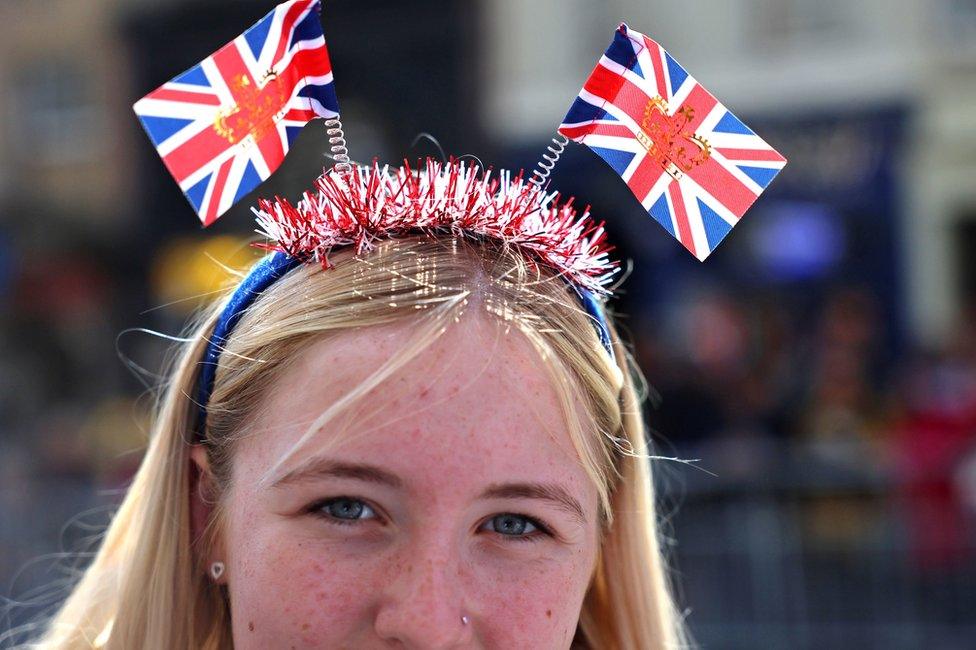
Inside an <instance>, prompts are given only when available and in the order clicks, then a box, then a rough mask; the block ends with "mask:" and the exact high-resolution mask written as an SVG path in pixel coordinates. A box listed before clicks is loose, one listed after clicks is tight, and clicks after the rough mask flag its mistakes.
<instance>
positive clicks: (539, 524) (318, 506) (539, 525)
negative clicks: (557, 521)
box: [305, 496, 553, 542]
mask: <svg viewBox="0 0 976 650" xmlns="http://www.w3.org/2000/svg"><path fill="white" fill-rule="evenodd" d="M336 501H354V502H357V503H361V504H363V505H364V506H366V507H367V508H369V509H370V510H372V511H373V512H374V513H375V512H376V508H374V507H373V506H371V505H370V504H369V503H367V502H366V501H363V500H362V499H357V498H355V497H345V496H340V497H330V498H328V499H322V500H319V501H316V502H314V503H312V504H311V505H309V506H308V507H307V508H306V509H305V511H306V512H308V513H309V514H311V515H312V516H314V517H318V518H319V519H323V520H325V521H326V522H328V523H330V524H335V525H337V526H355V525H357V524H358V523H359V522H360V521H362V520H359V519H342V518H341V517H333V516H331V515H329V514H328V513H327V512H325V511H324V510H325V507H326V506H328V505H329V504H331V503H335V502H336ZM503 515H508V516H512V517H518V518H519V519H524V520H525V521H527V522H529V523H530V524H532V525H533V526H534V527H535V528H536V530H535V531H534V532H532V533H529V534H528V535H505V534H503V533H498V535H499V536H501V537H505V538H508V539H510V540H511V541H513V542H537V541H540V540H541V539H542V538H543V537H553V534H552V530H551V529H550V528H549V525H548V524H546V523H545V522H543V521H541V520H539V519H536V518H535V517H529V516H528V515H522V514H519V513H517V512H500V513H498V514H496V515H494V516H493V517H491V519H494V518H495V517H499V516H503ZM491 519H488V520H486V521H491ZM479 528H480V526H479Z"/></svg>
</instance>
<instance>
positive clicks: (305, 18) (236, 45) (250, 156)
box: [133, 0, 339, 226]
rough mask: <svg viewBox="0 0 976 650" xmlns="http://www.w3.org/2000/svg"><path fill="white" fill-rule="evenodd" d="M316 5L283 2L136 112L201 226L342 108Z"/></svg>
mask: <svg viewBox="0 0 976 650" xmlns="http://www.w3.org/2000/svg"><path fill="white" fill-rule="evenodd" d="M320 12H321V6H320V4H319V0H290V1H289V2H284V3H282V4H280V5H278V6H277V7H275V9H273V10H272V11H271V12H270V13H268V15H266V16H265V17H264V18H262V19H261V20H259V21H258V22H257V23H255V24H254V25H253V26H251V27H250V28H249V29H248V30H247V31H246V32H244V33H243V34H241V35H240V36H238V37H237V38H235V39H234V40H233V41H231V42H230V43H228V44H227V45H225V46H224V47H222V48H220V49H219V50H217V52H215V53H214V54H212V55H210V56H209V57H207V58H206V59H204V60H203V61H201V62H200V63H198V64H197V65H195V66H193V67H192V68H190V69H189V70H187V71H186V72H184V73H183V74H181V75H179V76H177V77H175V78H173V79H172V80H170V81H168V82H166V83H164V84H163V85H162V86H160V87H159V88H157V89H156V90H154V91H152V92H151V93H149V94H148V95H146V96H145V97H143V98H142V99H140V100H139V101H138V102H136V103H135V104H134V105H133V109H134V110H135V112H136V115H138V117H139V120H140V121H141V122H142V125H143V127H144V128H145V129H146V133H148V134H149V138H150V139H151V140H152V142H153V144H154V145H155V147H156V150H157V151H158V152H159V155H160V156H161V157H162V159H163V162H164V163H165V164H166V168H167V169H169V171H170V173H171V174H172V175H173V177H174V178H175V179H176V181H177V182H178V183H179V185H180V189H182V190H183V193H184V194H185V195H186V198H187V199H188V200H189V201H190V203H191V204H192V205H193V208H194V210H196V212H197V214H198V215H199V217H200V220H201V221H202V222H203V225H204V226H209V225H210V224H211V223H213V222H214V221H215V220H216V219H217V218H218V217H219V216H220V215H222V214H223V213H224V212H226V211H227V210H228V209H229V208H230V207H231V206H232V205H234V204H235V203H236V202H237V201H238V200H240V199H241V198H242V197H243V196H244V195H246V194H247V193H248V192H250V191H251V190H253V189H254V188H255V187H257V186H258V185H259V184H260V183H261V182H262V181H264V180H265V179H266V178H268V177H269V176H270V175H271V174H272V173H273V172H274V171H275V170H276V169H277V168H278V166H279V165H280V164H281V161H282V160H284V158H285V154H286V153H288V148H289V146H290V145H291V142H292V141H293V140H294V138H295V137H296V136H297V135H298V132H299V131H301V129H302V127H303V126H305V124H307V123H308V122H309V121H310V120H312V119H315V118H317V117H320V118H326V119H328V118H333V117H336V116H337V115H338V114H339V103H338V100H337V98H336V94H335V87H334V85H333V81H332V65H331V64H330V62H329V53H328V50H326V47H325V37H324V35H323V33H322V24H321V22H320V21H319V13H320Z"/></svg>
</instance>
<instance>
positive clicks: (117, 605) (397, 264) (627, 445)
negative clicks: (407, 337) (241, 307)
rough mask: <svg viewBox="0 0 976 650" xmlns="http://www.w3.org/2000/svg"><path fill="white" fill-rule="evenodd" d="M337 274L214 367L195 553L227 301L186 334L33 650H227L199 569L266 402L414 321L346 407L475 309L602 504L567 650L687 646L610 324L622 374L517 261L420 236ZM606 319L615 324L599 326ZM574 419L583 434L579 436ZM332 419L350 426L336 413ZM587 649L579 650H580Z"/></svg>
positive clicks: (291, 280)
mask: <svg viewBox="0 0 976 650" xmlns="http://www.w3.org/2000/svg"><path fill="white" fill-rule="evenodd" d="M332 262H333V264H334V267H333V268H331V269H328V270H322V269H321V268H320V267H318V266H317V265H303V266H301V267H299V268H298V269H295V270H294V271H292V272H290V273H289V274H288V275H286V276H285V277H284V278H282V279H280V280H278V281H277V282H276V283H275V284H273V285H272V286H271V287H270V288H269V289H267V290H266V291H265V292H264V293H263V294H262V295H261V296H260V297H259V298H258V299H257V300H256V301H255V303H254V305H253V306H252V307H251V308H249V309H248V310H247V312H246V313H245V314H244V316H243V317H242V318H241V320H240V322H239V323H238V324H237V326H236V328H235V330H234V332H233V334H232V335H231V337H230V339H229V340H228V341H227V343H226V346H225V348H224V350H223V352H222V353H221V357H220V362H219V366H218V369H217V373H216V380H215V384H214V390H213V393H212V396H211V399H210V402H209V404H208V409H207V410H208V416H207V422H206V428H205V432H204V433H205V436H206V444H207V446H208V451H209V456H210V467H211V470H212V472H213V477H214V485H215V486H216V490H215V492H216V494H215V495H214V496H215V499H216V507H215V508H214V514H213V515H212V517H211V519H210V521H209V522H208V524H207V527H206V530H205V531H204V532H203V534H201V535H200V537H199V538H198V539H196V540H191V538H190V537H191V527H190V511H189V489H190V487H189V486H190V481H191V476H190V467H191V465H190V460H189V449H190V446H191V444H192V443H193V441H194V439H193V436H194V429H195V427H196V425H197V422H196V420H197V417H198V407H197V404H196V403H195V401H194V399H193V397H194V396H195V395H196V386H197V381H198V374H199V367H200V362H201V359H202V357H203V353H204V349H205V347H206V344H207V339H208V336H209V334H210V332H211V331H212V330H213V327H214V324H215V322H216V320H217V317H218V316H219V314H220V312H221V310H222V307H223V303H224V302H225V301H226V300H222V301H217V303H215V304H214V305H213V306H212V307H210V308H209V309H208V310H207V311H206V312H205V313H203V314H201V316H200V317H199V318H198V319H197V320H196V322H195V323H194V324H193V331H192V335H191V336H189V337H188V338H187V340H186V342H185V343H183V344H182V345H181V349H180V350H179V354H178V356H177V357H176V358H175V360H174V363H173V367H172V369H171V371H170V373H169V374H168V375H167V381H166V382H165V384H164V385H162V386H161V391H160V396H159V398H158V402H157V412H156V417H155V420H154V424H153V428H152V431H151V434H150V439H149V441H148V448H147V450H146V453H145V456H144V458H143V461H142V464H141V466H140V467H139V470H138V472H137V473H136V475H135V477H134V479H133V481H132V484H131V486H130V488H129V489H128V491H127V493H126V496H125V498H124V500H123V501H122V503H121V504H120V506H119V509H118V511H117V513H116V514H115V516H114V518H113V519H112V521H111V524H110V525H109V527H108V530H107V531H106V534H105V536H104V540H103V542H102V545H101V547H100V548H99V550H98V553H97V554H96V556H95V557H94V560H93V561H92V563H91V564H90V566H89V567H88V568H87V569H86V570H85V572H84V574H83V575H82V577H81V579H80V581H79V582H78V583H77V584H76V585H75V587H74V589H73V590H72V592H71V594H70V595H69V597H68V598H67V600H66V601H65V602H64V603H63V605H62V606H61V608H60V610H59V611H58V612H57V613H56V614H55V615H54V616H53V618H52V619H51V620H50V621H49V622H48V623H47V624H46V630H45V632H44V634H43V636H42V637H41V638H40V639H39V640H38V641H36V642H35V643H32V644H31V645H29V646H26V647H30V648H38V649H44V650H55V649H57V650H76V649H79V650H80V649H81V648H91V647H103V648H108V649H111V650H132V649H135V648H141V649H143V650H183V649H186V650H196V649H214V650H225V649H228V648H232V647H233V642H232V638H231V631H230V630H231V628H230V616H229V604H228V602H227V599H226V595H225V592H224V590H223V589H224V588H222V587H217V586H215V585H214V583H212V582H211V581H210V580H209V579H208V577H207V575H206V568H205V567H204V566H203V560H202V558H205V557H207V553H206V551H207V549H208V548H209V545H211V544H213V543H214V540H215V539H216V535H217V533H218V531H219V530H220V528H221V526H222V525H223V524H222V521H223V518H224V516H225V515H224V512H223V511H222V509H221V500H220V493H221V492H222V490H223V489H226V486H227V481H228V480H229V477H230V471H229V468H230V464H231V460H232V457H233V448H234V445H233V442H234V440H235V437H236V436H237V435H239V431H240V430H241V428H242V425H243V424H244V423H245V422H246V421H247V420H248V418H249V416H250V415H251V414H252V413H253V409H254V405H255V404H257V403H259V401H260V399H261V397H262V395H263V394H264V392H265V391H266V389H267V387H268V386H269V385H270V384H271V383H272V382H273V381H274V379H275V376H276V375H277V374H278V373H279V372H280V371H281V369H282V368H283V367H285V366H286V365H287V364H288V362H289V360H290V359H293V358H295V357H296V356H297V355H298V354H299V352H300V351H301V350H302V349H303V348H304V347H306V346H308V345H309V344H310V343H312V342H313V341H317V340H321V339H322V337H327V336H329V335H330V334H331V333H336V332H339V331H342V330H347V329H350V328H356V327H362V326H369V325H379V324H385V323H392V322H396V321H400V320H402V319H413V324H416V336H415V338H414V339H413V343H411V344H410V345H408V346H405V349H404V350H403V351H402V354H400V355H398V356H397V357H396V358H395V359H391V360H390V361H389V363H388V364H386V366H384V368H385V370H383V371H382V372H377V373H375V374H374V375H373V376H372V377H371V378H370V379H369V380H367V381H366V382H365V384H364V385H363V386H360V387H357V388H356V389H355V391H354V394H351V396H350V400H343V402H345V403H347V404H348V403H351V400H352V399H355V396H356V394H362V393H364V392H365V391H367V390H369V389H370V388H371V387H372V386H373V385H377V384H379V383H381V382H382V380H383V377H384V376H386V373H387V371H392V369H393V368H395V367H399V366H400V365H402V364H403V363H406V361H407V360H409V358H412V357H413V356H414V355H416V354H417V353H418V352H419V351H421V350H422V349H423V348H424V347H426V345H429V343H430V342H431V341H432V340H434V339H435V338H436V336H437V335H438V333H439V332H442V331H443V328H444V327H445V326H447V324H448V323H449V322H450V321H451V320H452V319H455V318H456V317H457V314H458V312H459V310H460V309H462V308H464V307H465V306H467V305H470V304H471V303H472V302H474V303H475V304H476V305H482V306H483V307H484V308H485V309H487V310H488V311H489V312H492V313H494V314H495V315H496V316H497V317H499V318H502V319H504V320H505V321H507V322H509V323H511V324H513V325H514V326H516V327H518V328H519V329H520V330H521V331H522V332H524V333H525V334H526V335H527V336H528V337H529V338H530V340H531V341H532V342H533V344H534V345H535V347H536V349H537V350H538V351H539V353H540V354H541V355H542V357H543V359H544V360H546V362H547V363H545V364H544V365H545V366H546V367H547V368H549V370H550V374H551V376H552V378H553V380H554V386H556V387H557V392H558V393H559V395H560V400H561V401H562V403H563V406H564V409H565V411H566V413H567V419H568V420H569V423H568V424H569V426H570V433H571V437H572V440H573V443H574V445H575V447H576V449H577V451H579V454H580V461H581V463H582V466H583V467H584V468H585V470H586V472H587V473H588V475H589V476H590V477H591V479H592V480H593V481H594V483H595V485H596V487H597V490H598V494H599V495H600V505H601V539H602V544H601V546H600V551H599V558H598V561H597V565H596V568H595V571H594V574H593V577H592V581H591V584H590V587H589V590H588V592H587V594H586V597H585V600H584V603H583V608H582V612H581V615H580V621H579V628H578V631H577V640H576V642H574V647H586V648H599V649H601V650H649V649H657V648H662V649H664V648H668V649H671V648H685V647H691V646H690V643H691V642H690V637H689V636H688V634H687V631H686V629H685V627H684V623H683V621H682V618H681V616H680V615H679V613H678V611H677V609H676V606H675V602H674V598H673V595H672V585H671V583H670V572H669V570H668V566H667V562H666V557H665V555H664V553H663V552H662V549H661V546H660V544H659V529H658V520H657V519H658V514H657V511H656V508H655V495H654V490H653V484H652V481H651V472H650V465H649V462H648V442H647V440H646V438H645V427H644V424H643V419H642V417H641V410H640V403H641V398H640V397H639V394H638V391H637V389H636V387H637V386H640V385H643V384H642V383H641V382H642V377H641V375H640V371H639V369H638V368H637V367H636V365H635V364H634V362H633V358H632V356H631V355H630V354H629V352H628V350H627V349H626V348H625V347H624V345H623V344H622V342H621V340H620V338H619V336H618V334H617V332H616V329H615V328H614V326H613V323H612V322H608V325H609V329H610V335H611V341H612V345H613V349H614V351H615V357H616V362H612V361H611V358H610V356H609V355H608V354H607V352H606V350H605V349H604V348H603V346H602V345H601V343H600V340H599V338H598V336H597V333H596V330H595V328H594V326H593V323H592V318H591V317H590V316H589V315H588V314H587V313H586V312H585V311H584V310H583V309H581V307H580V305H579V302H578V300H577V298H576V297H575V296H574V294H573V292H572V290H571V289H570V288H569V287H568V285H567V284H566V283H565V282H564V281H563V280H562V279H561V278H559V277H558V276H556V275H555V274H553V273H552V272H550V271H548V270H546V269H545V268H541V267H539V266H538V265H536V264H534V263H533V262H532V260H531V259H530V258H528V257H527V256H526V254H525V253H524V252H522V251H520V250H518V249H517V248H514V247H510V246H504V245H502V244H500V243H498V242H491V241H479V242H472V241H470V240H467V239H457V238H435V237H431V236H427V235H421V236H416V237H408V238H403V239H397V240H387V241H383V242H380V243H378V244H377V247H376V249H375V250H373V251H371V252H369V253H367V254H364V255H361V256H358V255H355V254H354V252H353V251H352V250H351V249H344V250H340V251H337V252H336V253H335V254H334V255H333V258H332ZM608 321H610V319H609V317H608ZM578 403H582V404H583V405H584V406H585V411H586V413H587V414H588V416H589V418H588V419H589V422H586V423H583V422H579V421H578V420H579V419H580V418H579V417H578V416H576V415H575V414H574V411H575V409H576V408H578V407H576V406H574V405H575V404H578ZM336 410H340V411H341V410H342V409H341V408H338V409H336ZM575 643H579V644H580V646H576V645H575Z"/></svg>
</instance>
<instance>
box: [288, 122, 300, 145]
mask: <svg viewBox="0 0 976 650" xmlns="http://www.w3.org/2000/svg"><path fill="white" fill-rule="evenodd" d="M301 132H302V127H300V126H286V127H285V135H286V136H288V146H289V147H291V145H292V143H293V142H295V138H297V137H298V134H299V133H301Z"/></svg>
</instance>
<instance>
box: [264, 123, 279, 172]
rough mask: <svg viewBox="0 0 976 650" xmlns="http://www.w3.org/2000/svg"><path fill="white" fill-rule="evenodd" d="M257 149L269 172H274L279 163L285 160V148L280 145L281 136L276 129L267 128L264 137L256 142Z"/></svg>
mask: <svg viewBox="0 0 976 650" xmlns="http://www.w3.org/2000/svg"><path fill="white" fill-rule="evenodd" d="M258 149H260V150H261V156H262V157H263V158H264V162H265V164H266V165H267V166H268V169H269V170H270V171H272V172H273V171H274V170H275V169H276V168H277V167H278V165H280V164H281V161H282V160H284V159H285V148H284V147H283V146H282V144H281V135H280V134H279V133H278V127H277V126H275V127H274V128H269V129H268V130H267V131H266V132H265V134H264V137H263V138H261V140H260V141H259V142H258Z"/></svg>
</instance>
